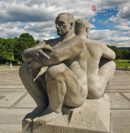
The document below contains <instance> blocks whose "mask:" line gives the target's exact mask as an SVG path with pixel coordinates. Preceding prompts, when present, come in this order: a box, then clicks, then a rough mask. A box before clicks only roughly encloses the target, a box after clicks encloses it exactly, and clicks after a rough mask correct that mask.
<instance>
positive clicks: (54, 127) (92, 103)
mask: <svg viewBox="0 0 130 133" xmlns="http://www.w3.org/2000/svg"><path fill="white" fill-rule="evenodd" d="M63 112H64V114H63V115H62V116H60V117H58V118H55V119H53V120H51V121H49V122H47V123H44V121H43V120H42V117H39V118H36V119H34V120H33V121H29V120H27V119H26V120H23V133H110V99H109V96H108V95H107V94H105V95H104V97H102V98H100V99H97V100H90V99H87V100H86V101H85V102H84V104H83V106H81V107H79V108H76V109H69V110H68V109H67V108H64V109H63Z"/></svg>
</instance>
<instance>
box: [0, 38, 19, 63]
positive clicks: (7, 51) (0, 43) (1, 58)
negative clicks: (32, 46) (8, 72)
mask: <svg viewBox="0 0 130 133" xmlns="http://www.w3.org/2000/svg"><path fill="white" fill-rule="evenodd" d="M16 41H17V38H9V39H3V38H0V62H1V63H3V62H7V61H13V60H14V48H15V44H16Z"/></svg>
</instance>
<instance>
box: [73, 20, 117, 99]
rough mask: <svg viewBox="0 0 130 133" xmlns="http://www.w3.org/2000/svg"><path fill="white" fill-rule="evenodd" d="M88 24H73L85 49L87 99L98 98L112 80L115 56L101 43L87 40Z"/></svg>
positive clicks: (79, 22) (79, 21)
mask: <svg viewBox="0 0 130 133" xmlns="http://www.w3.org/2000/svg"><path fill="white" fill-rule="evenodd" d="M89 25H90V24H89V22H88V21H87V20H85V19H78V20H76V22H75V33H76V35H78V36H80V37H81V38H82V39H83V40H84V42H85V44H86V48H87V64H88V65H87V79H88V80H87V81H88V98H91V99H94V98H100V97H101V96H102V95H103V94H104V91H105V88H106V85H107V83H108V82H109V81H110V80H111V79H112V77H113V74H114V71H115V66H116V65H115V62H114V61H113V59H115V57H116V55H115V53H114V51H112V50H111V49H110V48H108V47H107V46H106V44H104V43H103V42H100V41H96V40H92V39H88V30H89Z"/></svg>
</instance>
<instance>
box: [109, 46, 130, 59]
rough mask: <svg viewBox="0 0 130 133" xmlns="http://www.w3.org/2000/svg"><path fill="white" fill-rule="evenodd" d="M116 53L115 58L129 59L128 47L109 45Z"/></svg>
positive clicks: (129, 50)
mask: <svg viewBox="0 0 130 133" xmlns="http://www.w3.org/2000/svg"><path fill="white" fill-rule="evenodd" d="M109 47H110V48H111V49H112V50H113V51H115V53H116V59H130V49H124V48H117V47H116V46H109Z"/></svg>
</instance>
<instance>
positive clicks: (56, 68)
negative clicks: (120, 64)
mask: <svg viewBox="0 0 130 133" xmlns="http://www.w3.org/2000/svg"><path fill="white" fill-rule="evenodd" d="M55 24H56V29H57V34H58V35H59V38H56V39H50V40H47V41H43V42H41V43H40V44H38V45H36V46H35V47H33V48H29V49H26V50H25V51H24V52H23V55H22V56H23V60H24V63H23V64H22V65H21V67H20V70H19V75H20V77H21V80H22V82H23V84H24V86H25V88H26V90H27V91H28V92H29V94H30V95H31V96H32V98H33V99H34V101H35V102H36V104H37V107H36V108H35V109H34V110H33V111H32V112H31V113H29V114H27V115H26V116H25V118H24V119H34V118H35V117H38V116H42V117H43V121H50V120H51V119H54V118H56V117H60V116H61V115H62V107H67V108H77V107H80V106H82V105H83V103H84V101H86V99H87V98H92V99H95V98H100V97H101V96H103V94H104V91H105V88H106V84H107V83H108V82H109V80H110V79H111V78H112V76H113V74H114V70H115V63H114V62H113V61H112V60H113V59H114V58H115V53H114V52H113V51H112V50H111V49H110V48H108V47H107V46H106V45H105V44H104V43H102V42H98V41H94V40H91V39H88V38H87V33H88V32H86V27H87V29H88V23H86V21H85V20H82V19H79V20H77V21H76V22H75V19H74V17H73V15H72V14H69V13H61V14H59V15H58V16H57V17H56V20H55ZM75 33H76V34H75Z"/></svg>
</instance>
